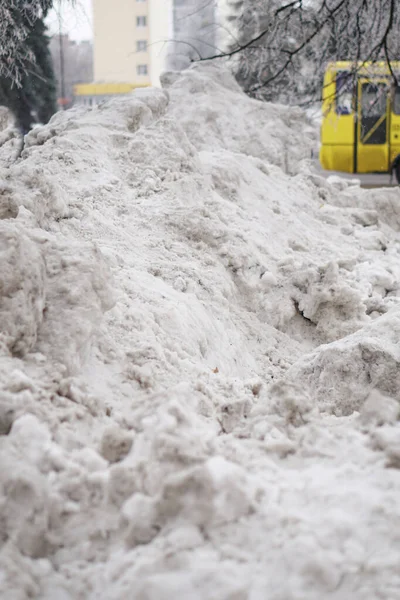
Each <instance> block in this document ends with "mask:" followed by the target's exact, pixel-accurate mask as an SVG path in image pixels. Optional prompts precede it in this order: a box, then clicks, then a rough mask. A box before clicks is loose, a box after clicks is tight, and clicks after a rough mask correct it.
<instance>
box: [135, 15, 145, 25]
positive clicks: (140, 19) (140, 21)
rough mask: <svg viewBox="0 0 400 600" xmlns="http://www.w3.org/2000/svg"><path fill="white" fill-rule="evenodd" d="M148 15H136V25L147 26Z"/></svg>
mask: <svg viewBox="0 0 400 600" xmlns="http://www.w3.org/2000/svg"><path fill="white" fill-rule="evenodd" d="M146 25H147V17H136V27H146Z"/></svg>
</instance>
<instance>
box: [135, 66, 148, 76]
mask: <svg viewBox="0 0 400 600" xmlns="http://www.w3.org/2000/svg"><path fill="white" fill-rule="evenodd" d="M136 73H137V74H138V75H147V74H148V69H147V65H137V67H136Z"/></svg>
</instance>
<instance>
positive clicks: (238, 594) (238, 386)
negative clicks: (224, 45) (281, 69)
mask: <svg viewBox="0 0 400 600" xmlns="http://www.w3.org/2000/svg"><path fill="white" fill-rule="evenodd" d="M164 86H165V87H164V90H156V89H154V90H140V91H137V92H136V93H135V94H134V95H132V96H131V97H127V98H122V99H118V100H113V101H111V102H109V103H108V104H105V105H104V106H101V107H99V108H95V109H93V110H90V111H86V110H84V109H76V110H71V111H68V112H66V113H58V114H57V115H55V117H53V119H52V120H51V122H50V123H49V124H48V125H47V126H45V127H41V128H37V129H35V130H34V131H33V132H31V133H30V134H29V136H28V138H27V149H26V150H25V151H24V153H23V155H22V159H21V160H20V161H18V162H16V163H14V164H12V163H11V162H10V160H9V156H10V152H12V151H13V148H14V146H15V145H16V139H14V138H13V137H12V135H8V134H4V135H3V137H4V144H3V147H2V151H1V153H0V156H1V158H2V161H3V167H2V170H1V173H0V175H1V183H0V218H1V220H0V265H1V276H0V331H1V334H0V349H1V350H0V434H1V435H0V457H1V470H0V506H1V508H0V539H1V544H2V549H1V559H0V561H1V563H0V564H1V573H0V597H1V598H2V599H3V598H4V600H25V599H28V598H39V599H43V600H81V599H82V600H85V599H90V600H94V599H96V600H97V599H101V600H126V599H132V600H178V599H179V600H322V599H325V598H330V599H331V598H332V599H335V600H339V599H340V600H350V599H351V600H375V599H384V600H396V599H398V598H400V503H399V493H400V471H399V468H400V427H399V421H398V418H399V406H400V405H399V402H400V345H399V341H400V237H399V231H400V192H399V190H398V189H391V190H384V191H379V190H368V191H366V190H361V189H360V188H358V187H357V186H354V185H350V184H349V183H348V182H346V181H344V180H341V179H339V178H332V179H331V180H329V181H326V180H324V179H323V178H322V177H320V176H319V175H318V174H315V173H313V172H312V170H311V169H310V167H309V160H308V157H309V156H310V150H311V148H313V147H314V146H315V135H316V134H315V130H314V128H313V127H312V126H311V125H310V124H309V123H308V122H307V120H306V118H305V116H304V115H303V113H301V112H300V111H299V112H296V111H295V110H293V109H288V108H286V107H283V106H276V105H268V104H262V103H259V102H257V101H255V100H251V99H249V98H247V97H246V96H244V95H243V94H242V93H241V92H240V91H239V89H238V87H237V85H236V83H235V82H234V80H233V79H232V78H231V76H230V75H228V74H227V73H225V72H224V71H223V70H221V69H219V68H218V67H217V66H216V65H208V66H202V67H193V68H191V69H190V70H188V71H186V72H184V73H182V74H181V75H177V74H168V75H166V76H165V77H164ZM7 139H8V140H9V141H7Z"/></svg>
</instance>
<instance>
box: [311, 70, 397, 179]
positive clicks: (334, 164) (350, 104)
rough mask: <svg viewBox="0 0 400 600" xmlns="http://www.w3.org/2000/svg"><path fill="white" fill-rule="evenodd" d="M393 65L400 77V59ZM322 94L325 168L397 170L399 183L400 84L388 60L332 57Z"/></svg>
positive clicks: (365, 170)
mask: <svg viewBox="0 0 400 600" xmlns="http://www.w3.org/2000/svg"><path fill="white" fill-rule="evenodd" d="M391 68H392V71H393V72H394V73H396V77H398V79H399V81H400V62H392V63H391ZM322 98H323V103H322V109H323V120H322V126H321V150H320V162H321V165H322V166H323V168H324V169H327V170H330V171H342V172H345V173H392V172H394V173H395V175H396V178H397V181H398V182H399V183H400V87H397V86H395V84H394V78H393V76H392V74H391V72H390V69H389V66H388V65H387V63H385V62H378V63H360V64H358V65H356V66H355V64H354V63H351V62H335V63H330V64H329V65H328V67H327V69H326V72H325V77H324V86H323V96H322Z"/></svg>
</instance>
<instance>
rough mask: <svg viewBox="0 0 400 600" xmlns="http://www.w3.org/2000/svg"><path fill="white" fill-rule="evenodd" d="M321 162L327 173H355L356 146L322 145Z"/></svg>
mask: <svg viewBox="0 0 400 600" xmlns="http://www.w3.org/2000/svg"><path fill="white" fill-rule="evenodd" d="M319 160H320V163H321V165H322V167H323V168H324V169H326V170H327V171H342V172H343V173H353V169H354V146H351V145H349V144H348V145H343V146H341V145H337V144H336V145H334V146H333V145H328V144H326V145H322V146H321V150H320V153H319Z"/></svg>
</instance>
